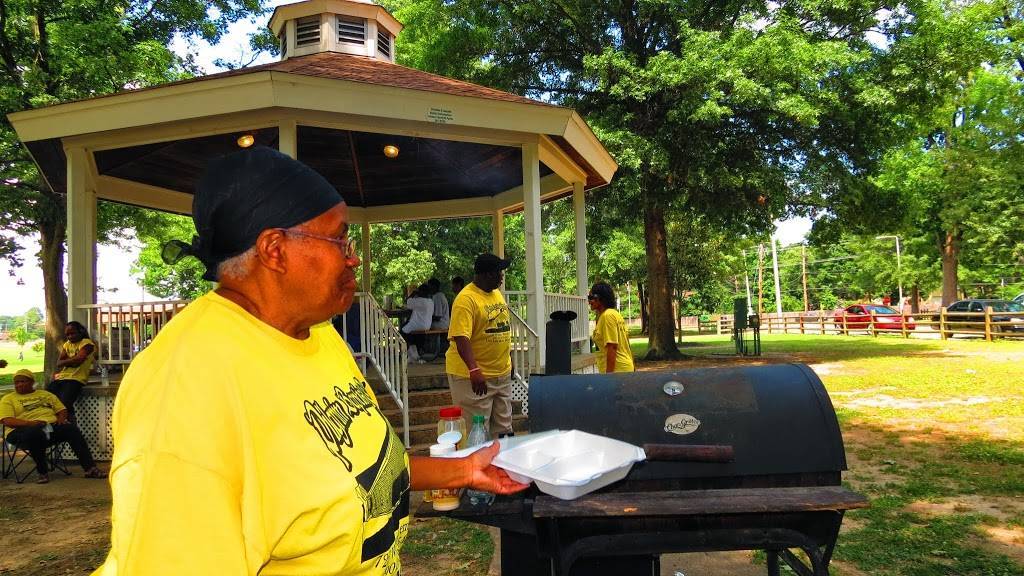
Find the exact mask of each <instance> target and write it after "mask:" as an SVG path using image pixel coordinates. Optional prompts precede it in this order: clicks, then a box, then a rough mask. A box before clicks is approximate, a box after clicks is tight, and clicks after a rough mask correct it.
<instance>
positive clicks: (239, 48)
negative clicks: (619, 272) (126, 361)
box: [0, 0, 811, 315]
mask: <svg viewBox="0 0 1024 576" xmlns="http://www.w3.org/2000/svg"><path fill="white" fill-rule="evenodd" d="M290 1H293V0H288V1H287V2H286V1H284V0H272V1H270V2H267V4H268V5H269V6H270V7H271V8H273V7H274V6H278V5H280V4H286V3H289V2H290ZM269 20H270V15H269V14H268V15H267V16H265V17H261V18H259V19H258V21H256V22H252V21H241V22H236V23H235V24H233V25H232V26H231V27H230V28H229V29H228V32H227V34H225V36H224V37H223V38H222V39H221V42H220V43H219V44H218V45H216V46H210V45H209V44H207V43H206V42H203V41H192V42H186V41H184V40H182V39H181V38H176V39H175V41H174V42H172V43H171V48H172V49H173V50H174V51H175V52H177V53H178V54H180V55H182V56H184V55H185V54H187V53H189V52H191V53H192V54H193V55H194V58H195V61H196V63H197V64H198V65H199V66H200V67H201V68H202V69H203V71H205V72H206V73H213V72H218V71H220V69H218V68H217V66H215V65H214V63H213V62H214V61H215V60H217V59H218V58H220V59H224V60H227V61H239V60H248V59H249V58H248V57H249V52H248V35H249V34H250V33H251V32H253V31H255V30H256V29H257V28H258V27H259V26H263V25H265V23H266V22H268V21H269ZM273 58H274V57H271V56H268V55H265V54H264V55H262V56H261V57H260V58H259V59H258V60H256V62H255V64H261V63H265V62H269V61H271V60H273ZM775 224H776V238H778V240H779V242H780V243H781V244H782V245H783V246H785V245H788V244H795V243H798V242H800V241H802V240H803V238H804V236H805V235H806V234H807V232H808V231H810V228H811V221H810V220H808V219H806V218H797V219H793V220H787V221H780V222H776V223H775ZM140 247H141V246H140V245H139V243H138V242H137V241H133V242H127V243H124V244H123V245H122V246H104V245H100V246H99V248H98V250H97V252H98V254H97V262H96V272H97V285H98V287H99V293H98V295H97V298H98V300H99V301H100V302H120V303H131V302H148V301H153V300H159V298H157V297H155V296H153V295H151V294H147V293H146V292H145V291H144V290H143V289H142V287H141V285H140V284H139V281H138V280H137V279H136V277H134V276H133V275H132V274H131V267H132V265H133V264H134V263H135V259H136V258H137V257H138V253H139V249H140ZM38 251H39V243H38V237H36V238H31V239H25V241H23V243H22V250H21V252H20V254H19V255H20V257H21V260H22V262H23V265H22V266H21V267H19V268H15V269H12V268H11V267H10V265H9V264H8V262H7V261H6V260H3V261H0V283H2V285H3V294H2V297H0V315H20V314H24V313H25V311H27V310H28V309H29V308H33V307H36V308H39V309H40V310H43V308H44V302H43V274H42V271H41V270H40V268H39V265H38V259H37V257H36V253H37V252H38Z"/></svg>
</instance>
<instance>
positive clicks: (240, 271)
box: [217, 246, 256, 282]
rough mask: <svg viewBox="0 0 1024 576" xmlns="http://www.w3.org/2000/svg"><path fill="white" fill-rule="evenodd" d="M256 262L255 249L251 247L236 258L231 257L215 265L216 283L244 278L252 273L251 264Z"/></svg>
mask: <svg viewBox="0 0 1024 576" xmlns="http://www.w3.org/2000/svg"><path fill="white" fill-rule="evenodd" d="M255 261H256V247H255V246H253V247H251V248H249V249H248V250H246V251H245V252H242V253H241V254H239V255H238V256H232V257H231V258H228V259H227V260H225V261H223V262H221V263H220V264H218V265H217V281H218V282H223V281H224V279H225V278H233V279H240V278H245V277H246V276H248V275H249V273H250V272H252V266H253V262H255Z"/></svg>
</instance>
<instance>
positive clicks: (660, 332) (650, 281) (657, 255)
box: [644, 194, 682, 360]
mask: <svg viewBox="0 0 1024 576" xmlns="http://www.w3.org/2000/svg"><path fill="white" fill-rule="evenodd" d="M665 237H666V231H665V211H664V208H662V207H661V206H660V205H658V203H657V201H656V200H655V199H653V198H651V197H650V195H649V194H646V195H645V196H644V240H645V243H646V247H647V298H648V302H649V304H650V308H651V317H650V319H649V324H648V327H649V344H648V350H647V356H646V357H645V358H646V359H647V360H668V359H674V358H681V357H682V355H681V354H680V353H679V348H677V347H676V342H675V334H674V332H675V330H674V328H675V325H674V322H673V321H672V289H671V286H672V282H671V278H670V277H669V273H670V272H669V267H668V243H667V241H666V238H665Z"/></svg>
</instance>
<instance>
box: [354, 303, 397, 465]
mask: <svg viewBox="0 0 1024 576" xmlns="http://www.w3.org/2000/svg"><path fill="white" fill-rule="evenodd" d="M356 297H357V298H358V299H359V301H358V304H359V349H358V350H357V351H356V357H357V358H359V359H360V361H361V363H362V364H363V373H364V375H365V373H366V364H367V363H369V364H371V365H372V366H373V367H374V368H375V369H376V370H377V373H378V374H380V377H381V380H383V381H384V386H385V387H386V388H387V389H388V392H389V393H390V394H391V396H392V397H393V398H394V399H395V403H396V404H398V407H399V408H400V409H401V410H402V430H403V432H402V436H403V440H404V441H405V446H406V448H408V447H409V374H408V362H409V360H408V347H407V346H406V344H405V339H404V338H402V333H401V332H399V331H398V327H397V326H395V324H394V322H393V321H392V320H391V318H389V317H388V316H387V314H385V313H384V310H382V309H381V307H380V306H378V305H377V301H376V300H374V299H373V296H372V295H370V294H369V293H367V292H359V293H358V294H356ZM346 333H347V332H346Z"/></svg>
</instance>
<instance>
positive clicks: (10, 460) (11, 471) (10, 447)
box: [0, 424, 71, 484]
mask: <svg viewBox="0 0 1024 576" xmlns="http://www.w3.org/2000/svg"><path fill="white" fill-rule="evenodd" d="M0 436H3V440H0V477H2V478H3V479H4V480H6V479H7V478H10V477H11V476H14V481H15V482H17V483H18V484H21V483H22V482H24V481H25V480H27V479H28V477H29V476H31V475H32V473H33V472H35V471H36V463H35V462H33V461H31V458H29V454H28V451H27V450H23V449H21V448H19V447H18V446H15V445H14V444H11V443H10V442H8V441H7V427H6V426H4V425H3V424H0ZM65 447H67V448H68V449H70V445H69V444H68V443H67V442H57V443H55V444H51V445H50V446H47V447H46V463H47V467H48V468H49V469H50V471H51V472H54V471H60V472H63V473H64V474H65V475H66V476H70V475H71V471H70V470H69V469H68V466H67V464H66V463H65V461H64V458H63V452H64V448H65ZM26 459H27V460H29V464H30V465H31V466H30V467H29V469H28V470H25V471H24V472H19V471H18V469H19V468H20V467H21V465H22V464H24V463H25V460H26Z"/></svg>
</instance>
